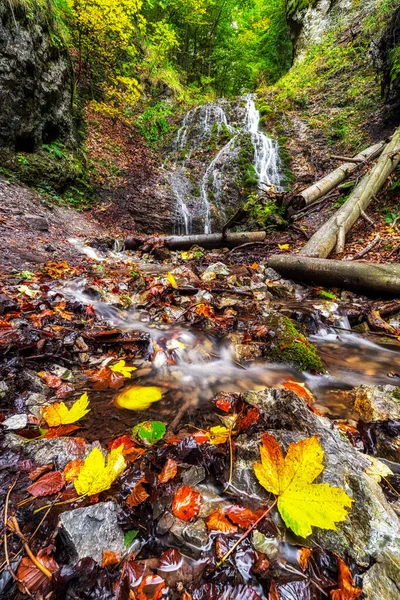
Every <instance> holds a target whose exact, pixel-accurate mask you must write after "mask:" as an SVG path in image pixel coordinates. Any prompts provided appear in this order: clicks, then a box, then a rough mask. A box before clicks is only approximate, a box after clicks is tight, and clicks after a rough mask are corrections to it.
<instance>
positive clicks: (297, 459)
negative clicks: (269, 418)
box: [254, 433, 353, 537]
mask: <svg viewBox="0 0 400 600" xmlns="http://www.w3.org/2000/svg"><path fill="white" fill-rule="evenodd" d="M260 453H261V463H257V464H255V465H254V472H255V474H256V476H257V479H258V480H259V482H260V484H261V485H262V486H263V487H264V488H265V489H266V490H267V491H268V492H272V493H273V494H275V495H276V496H278V509H279V512H280V514H281V516H282V519H283V520H284V522H285V524H286V526H287V527H290V529H292V530H293V531H294V533H295V534H296V535H299V536H301V537H306V536H307V535H310V534H311V533H312V526H316V527H320V528H322V529H333V530H335V529H336V524H335V523H336V522H338V521H344V520H345V518H346V517H347V512H348V511H347V510H346V508H347V507H350V506H351V505H352V503H353V500H352V499H351V498H349V496H348V495H347V494H346V492H344V490H342V489H340V488H335V487H331V486H330V485H328V484H326V483H318V484H313V483H312V481H314V479H315V478H316V477H318V475H320V473H322V471H323V469H324V466H323V463H322V459H323V456H324V451H323V450H322V448H321V446H320V444H319V442H318V438H317V436H313V437H311V438H308V439H306V440H301V441H300V442H297V443H292V444H290V446H289V448H288V451H287V455H286V458H284V457H283V454H282V450H281V448H280V446H279V444H278V442H277V441H276V440H275V438H274V437H272V436H271V435H269V434H268V433H264V434H263V436H262V444H261V446H260Z"/></svg>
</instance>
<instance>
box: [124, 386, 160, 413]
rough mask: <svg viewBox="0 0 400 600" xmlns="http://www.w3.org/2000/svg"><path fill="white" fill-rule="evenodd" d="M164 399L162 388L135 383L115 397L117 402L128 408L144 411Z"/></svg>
mask: <svg viewBox="0 0 400 600" xmlns="http://www.w3.org/2000/svg"><path fill="white" fill-rule="evenodd" d="M161 399H162V392H161V390H160V388H158V387H155V386H138V385H133V386H131V387H129V388H128V389H127V390H124V391H123V392H122V393H121V394H118V396H117V397H116V398H115V404H116V405H117V406H118V407H119V408H124V409H126V410H139V411H144V410H147V409H148V408H150V406H151V405H152V404H154V402H159V401H160V400H161Z"/></svg>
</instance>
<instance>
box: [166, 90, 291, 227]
mask: <svg viewBox="0 0 400 600" xmlns="http://www.w3.org/2000/svg"><path fill="white" fill-rule="evenodd" d="M244 101H245V108H244V116H242V117H241V123H240V124H239V125H237V124H236V125H235V126H234V125H232V124H231V123H229V119H228V116H227V114H226V112H225V110H224V108H223V107H222V106H221V105H219V104H206V105H204V106H200V107H197V108H194V109H192V110H190V111H189V112H188V113H187V114H186V115H185V117H184V119H183V122H182V126H181V128H180V129H179V130H178V133H177V135H176V138H175V141H174V143H173V150H174V152H176V153H179V152H183V153H185V159H184V160H183V161H180V162H175V163H174V164H173V166H172V168H171V172H170V182H171V188H172V192H173V194H174V196H175V199H176V209H175V227H174V230H175V233H177V234H186V235H188V234H190V233H194V232H197V231H195V229H196V230H199V229H201V230H202V232H204V233H206V234H208V233H211V232H212V209H211V205H210V197H212V199H213V202H214V204H215V205H216V206H219V205H220V204H221V202H220V201H221V195H222V191H223V186H224V181H225V172H226V170H227V169H228V168H229V164H230V162H231V161H232V160H234V158H235V156H237V149H238V145H239V144H240V136H241V135H242V134H243V133H249V134H251V141H252V144H253V147H254V169H255V171H256V174H257V178H258V184H259V187H260V188H265V187H270V186H273V187H274V188H275V189H280V172H279V165H280V161H279V151H278V145H277V143H276V142H275V141H274V140H272V139H271V138H270V137H268V136H267V135H266V134H265V133H263V132H262V131H260V129H259V125H260V113H259V111H258V110H257V109H256V106H255V102H254V97H253V95H251V94H249V95H248V96H246V97H245V98H244ZM221 132H222V133H225V134H228V136H230V139H229V141H227V142H226V143H225V145H223V146H222V148H221V149H220V150H219V151H218V152H217V153H216V154H215V155H214V156H213V157H212V159H211V161H209V162H208V163H206V164H205V166H204V168H203V171H202V173H201V174H200V175H199V178H198V181H197V184H198V186H197V187H198V190H199V195H197V196H195V195H194V194H193V183H192V182H191V181H190V178H189V176H188V170H189V169H188V166H187V163H188V161H189V160H190V159H191V158H192V155H193V153H194V151H198V150H199V149H201V148H202V146H203V145H204V144H207V143H208V142H210V140H211V139H212V136H213V135H219V134H220V133H221Z"/></svg>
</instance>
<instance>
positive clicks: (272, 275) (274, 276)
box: [265, 267, 281, 281]
mask: <svg viewBox="0 0 400 600" xmlns="http://www.w3.org/2000/svg"><path fill="white" fill-rule="evenodd" d="M265 278H266V279H269V281H279V280H280V279H281V276H280V275H279V273H277V272H276V271H275V270H274V269H272V268H271V267H268V268H267V270H266V271H265Z"/></svg>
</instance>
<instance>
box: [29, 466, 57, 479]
mask: <svg viewBox="0 0 400 600" xmlns="http://www.w3.org/2000/svg"><path fill="white" fill-rule="evenodd" d="M52 468H53V463H50V464H49V465H42V466H41V467H36V469H33V471H31V472H30V473H29V474H28V477H29V479H30V480H31V481H35V479H37V478H38V477H40V476H41V475H44V473H47V471H50V470H51V469H52Z"/></svg>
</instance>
